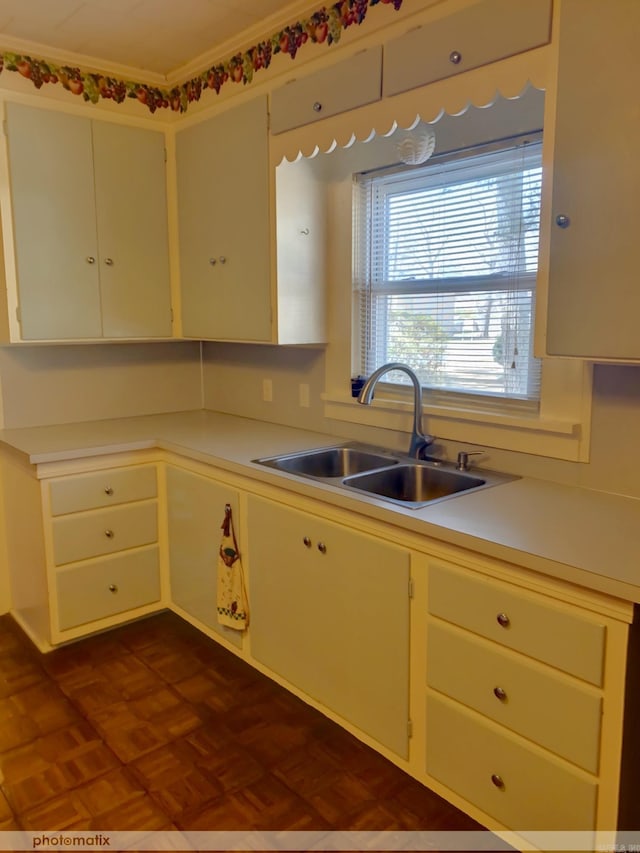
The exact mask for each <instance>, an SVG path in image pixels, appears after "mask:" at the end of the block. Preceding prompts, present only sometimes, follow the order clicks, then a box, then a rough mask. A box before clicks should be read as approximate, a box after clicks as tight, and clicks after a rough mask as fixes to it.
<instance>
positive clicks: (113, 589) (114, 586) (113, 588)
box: [109, 583, 118, 594]
mask: <svg viewBox="0 0 640 853" xmlns="http://www.w3.org/2000/svg"><path fill="white" fill-rule="evenodd" d="M117 591H118V584H115V583H110V584H109V592H113V593H114V594H115V593H116V592H117Z"/></svg>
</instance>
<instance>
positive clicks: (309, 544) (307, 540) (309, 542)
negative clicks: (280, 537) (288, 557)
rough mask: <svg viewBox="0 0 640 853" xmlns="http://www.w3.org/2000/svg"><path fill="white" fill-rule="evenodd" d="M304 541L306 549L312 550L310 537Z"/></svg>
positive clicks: (306, 537)
mask: <svg viewBox="0 0 640 853" xmlns="http://www.w3.org/2000/svg"><path fill="white" fill-rule="evenodd" d="M302 541H303V542H304V547H305V548H311V539H309V537H308V536H305V537H304V539H303V540H302Z"/></svg>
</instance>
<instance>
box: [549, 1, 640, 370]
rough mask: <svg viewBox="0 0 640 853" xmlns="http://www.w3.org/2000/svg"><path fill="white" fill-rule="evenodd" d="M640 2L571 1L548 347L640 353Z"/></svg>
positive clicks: (561, 85) (558, 137)
mask: <svg viewBox="0 0 640 853" xmlns="http://www.w3.org/2000/svg"><path fill="white" fill-rule="evenodd" d="M639 30H640V4H638V2H637V0H616V2H615V3H602V2H600V0H562V5H561V7H560V31H559V68H558V84H557V105H556V116H555V123H556V131H555V147H554V156H553V201H552V208H551V217H550V219H551V223H550V228H551V235H550V258H549V292H548V306H547V317H546V350H547V353H548V354H549V355H558V356H578V357H580V356H581V357H584V358H592V359H595V360H599V359H602V360H608V359H612V360H619V361H637V360H638V359H640V334H639V333H638V320H637V318H638V315H639V314H640V288H639V287H638V267H639V265H640V241H639V240H638V200H639V199H640V156H639V154H638V149H639V144H640V111H639V110H638V80H639V79H640V54H639V53H638V45H637V34H638V31H639Z"/></svg>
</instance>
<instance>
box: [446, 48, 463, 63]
mask: <svg viewBox="0 0 640 853" xmlns="http://www.w3.org/2000/svg"><path fill="white" fill-rule="evenodd" d="M461 61H462V54H461V53H460V51H459V50H452V51H451V53H450V54H449V62H451V63H452V64H453V65H460V62H461Z"/></svg>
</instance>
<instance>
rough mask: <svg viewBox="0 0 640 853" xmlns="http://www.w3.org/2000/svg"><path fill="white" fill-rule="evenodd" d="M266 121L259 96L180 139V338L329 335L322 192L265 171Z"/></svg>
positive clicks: (286, 168)
mask: <svg viewBox="0 0 640 853" xmlns="http://www.w3.org/2000/svg"><path fill="white" fill-rule="evenodd" d="M267 121H268V119H267V98H266V96H264V97H257V98H253V99H251V100H247V101H244V102H242V103H240V104H239V105H238V106H233V107H231V108H229V109H228V110H226V111H225V112H222V113H218V114H215V115H213V116H211V117H209V118H207V119H205V120H204V121H200V122H199V123H197V124H193V125H191V126H190V127H187V128H185V129H182V130H179V131H178V132H177V134H176V157H177V175H178V224H179V241H180V293H181V304H182V334H183V336H184V337H187V338H198V339H205V340H223V341H224V340H227V341H247V342H251V341H254V342H258V343H280V344H296V343H298V344H305V343H319V342H323V341H324V340H325V339H326V333H325V326H324V324H325V296H324V294H325V282H324V257H325V254H326V252H325V246H324V218H323V217H324V210H323V207H322V203H321V201H320V199H321V198H322V197H323V192H324V190H323V188H322V187H320V186H319V185H318V182H317V181H315V180H314V179H313V178H312V177H311V178H309V176H308V174H307V170H305V169H304V168H303V169H302V170H296V169H292V168H290V167H291V164H287V163H285V164H283V165H282V167H280V168H278V169H275V168H273V169H272V168H271V166H270V162H269V136H268V127H267ZM296 165H297V164H296ZM276 206H277V215H276Z"/></svg>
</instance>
